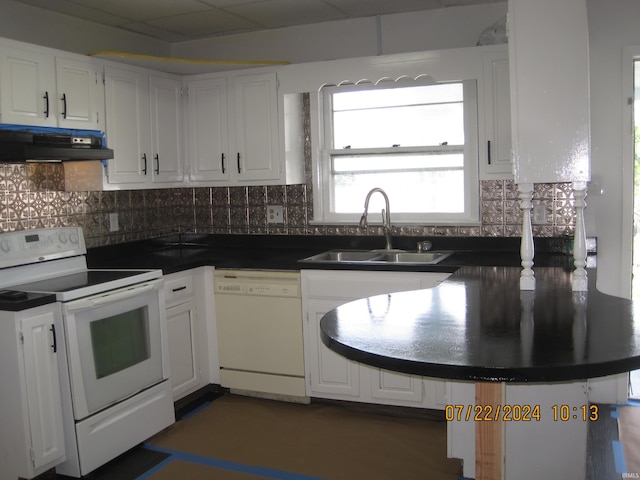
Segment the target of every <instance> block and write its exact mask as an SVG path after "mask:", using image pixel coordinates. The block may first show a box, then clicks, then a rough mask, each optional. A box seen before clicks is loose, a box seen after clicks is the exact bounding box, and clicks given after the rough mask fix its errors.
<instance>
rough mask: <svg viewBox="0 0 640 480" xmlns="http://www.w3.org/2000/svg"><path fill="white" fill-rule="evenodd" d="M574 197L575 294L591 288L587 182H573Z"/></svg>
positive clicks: (573, 284)
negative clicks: (586, 199) (586, 209)
mask: <svg viewBox="0 0 640 480" xmlns="http://www.w3.org/2000/svg"><path fill="white" fill-rule="evenodd" d="M572 188H573V196H574V199H575V207H576V230H575V234H574V237H573V264H574V265H575V267H576V269H575V271H574V272H573V283H572V286H571V288H572V289H573V291H574V292H586V291H587V290H588V287H589V281H588V279H587V271H586V270H585V267H586V266H587V234H586V230H585V226H584V209H585V207H586V206H587V203H586V202H585V200H584V199H585V197H586V196H587V182H573V184H572Z"/></svg>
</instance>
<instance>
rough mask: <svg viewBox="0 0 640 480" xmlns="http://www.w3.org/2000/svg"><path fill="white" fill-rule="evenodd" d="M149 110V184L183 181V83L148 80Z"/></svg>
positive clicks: (171, 80) (172, 80) (172, 78)
mask: <svg viewBox="0 0 640 480" xmlns="http://www.w3.org/2000/svg"><path fill="white" fill-rule="evenodd" d="M149 100H150V108H151V154H152V156H153V172H152V175H151V181H152V182H154V183H161V182H182V178H183V174H182V170H183V166H184V161H183V157H184V144H183V141H182V138H183V131H184V122H183V119H182V114H183V107H182V103H183V102H182V81H181V79H180V78H177V77H164V76H157V75H152V76H150V77H149Z"/></svg>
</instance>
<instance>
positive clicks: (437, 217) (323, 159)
mask: <svg viewBox="0 0 640 480" xmlns="http://www.w3.org/2000/svg"><path fill="white" fill-rule="evenodd" d="M464 98H465V116H464V122H465V126H464V127H465V147H464V156H465V164H464V172H465V174H464V177H465V191H466V192H467V195H466V196H465V208H464V212H463V213H420V214H403V215H400V214H398V213H394V211H393V198H390V199H389V203H390V210H391V221H392V223H393V224H394V225H402V224H428V225H480V223H481V220H480V187H479V176H478V164H479V160H478V127H479V125H478V93H477V82H476V80H465V81H464ZM323 109H324V107H323V93H322V89H319V90H318V92H317V95H311V96H310V115H311V119H310V120H311V131H312V137H316V134H317V142H315V143H314V144H313V148H312V168H313V172H312V181H313V205H314V209H313V220H312V221H311V223H317V224H326V223H331V224H346V225H350V224H356V225H357V224H358V222H359V220H360V215H361V213H356V214H334V213H332V212H331V211H330V207H331V198H330V189H329V188H324V187H321V185H323V184H324V182H323V180H324V179H328V178H330V176H331V171H330V169H331V162H330V161H327V156H328V152H326V151H325V148H324V141H323V139H324V138H325V137H324V135H325V128H326V126H325V122H324V120H323V119H324V115H323ZM470 132H473V133H474V134H470ZM312 143H313V142H312ZM364 201H365V199H364V198H363V199H362V206H363V209H364ZM375 217H376V216H374V215H371V221H370V224H372V225H375V224H378V223H380V224H381V223H382V219H381V218H380V219H376V218H375Z"/></svg>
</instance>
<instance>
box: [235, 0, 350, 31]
mask: <svg viewBox="0 0 640 480" xmlns="http://www.w3.org/2000/svg"><path fill="white" fill-rule="evenodd" d="M225 10H226V11H228V12H232V13H235V14H237V15H239V16H241V17H243V18H246V19H248V20H251V21H252V22H255V23H257V24H259V25H263V26H264V27H266V28H277V27H284V26H288V25H303V24H308V23H319V22H328V21H331V20H340V19H343V18H347V17H346V16H345V15H344V14H342V13H341V12H340V11H339V10H337V9H336V8H335V7H333V6H332V5H329V4H327V3H325V2H323V1H319V0H270V1H268V2H260V3H252V4H245V5H238V6H235V7H228V8H225Z"/></svg>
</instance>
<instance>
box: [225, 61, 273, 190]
mask: <svg viewBox="0 0 640 480" xmlns="http://www.w3.org/2000/svg"><path fill="white" fill-rule="evenodd" d="M234 85H235V88H234V91H235V94H234V107H235V108H234V113H235V145H236V149H235V151H234V152H233V154H234V155H235V159H234V165H233V168H235V169H236V172H237V174H238V175H237V178H238V181H239V182H240V183H242V182H245V181H256V180H274V179H278V178H280V162H279V158H278V151H279V144H278V103H277V80H276V74H275V73H266V74H256V75H239V76H237V77H235V78H234Z"/></svg>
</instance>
